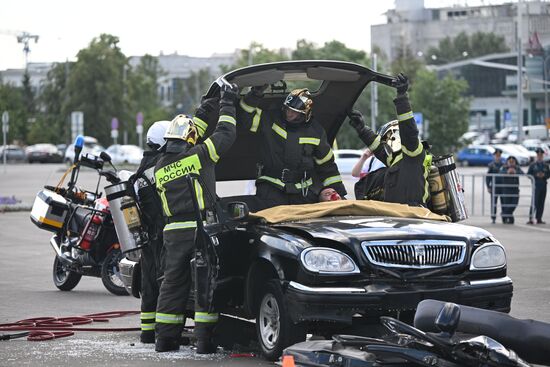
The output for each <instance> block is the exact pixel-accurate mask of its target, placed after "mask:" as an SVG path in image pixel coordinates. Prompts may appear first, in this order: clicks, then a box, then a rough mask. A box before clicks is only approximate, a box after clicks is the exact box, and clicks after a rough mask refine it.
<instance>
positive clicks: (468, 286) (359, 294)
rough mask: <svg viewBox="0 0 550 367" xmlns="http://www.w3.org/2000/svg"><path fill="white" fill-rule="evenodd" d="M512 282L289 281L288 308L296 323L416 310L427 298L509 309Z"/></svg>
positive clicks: (339, 320)
mask: <svg viewBox="0 0 550 367" xmlns="http://www.w3.org/2000/svg"><path fill="white" fill-rule="evenodd" d="M512 294H513V283H512V280H511V279H510V278H509V277H503V278H499V279H491V280H480V281H462V282H460V283H459V284H457V285H456V286H454V287H440V288H434V287H431V288H428V287H427V286H415V285H411V286H410V287H408V288H392V287H391V286H380V285H369V286H366V287H364V288H363V287H344V288H334V287H332V288H331V287H309V286H306V285H303V284H300V283H296V282H292V281H291V282H289V284H288V287H287V289H286V298H287V301H288V304H289V306H288V309H289V310H290V313H291V317H292V320H293V321H294V322H301V321H330V322H342V323H346V324H351V322H352V317H353V316H354V315H355V314H361V315H365V316H368V315H369V313H371V314H375V313H376V314H380V313H382V314H383V313H388V314H389V313H390V312H392V311H402V310H415V309H416V306H417V305H418V303H419V302H420V301H422V300H424V299H435V300H440V301H445V302H454V303H458V304H462V305H467V306H472V307H479V308H484V309H488V310H494V311H500V312H510V305H511V302H512Z"/></svg>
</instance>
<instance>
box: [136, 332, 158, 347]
mask: <svg viewBox="0 0 550 367" xmlns="http://www.w3.org/2000/svg"><path fill="white" fill-rule="evenodd" d="M139 340H140V341H141V342H142V343H144V344H153V343H154V342H155V331H154V330H145V331H142V332H141V335H140V336H139Z"/></svg>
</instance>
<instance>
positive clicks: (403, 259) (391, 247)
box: [361, 240, 466, 269]
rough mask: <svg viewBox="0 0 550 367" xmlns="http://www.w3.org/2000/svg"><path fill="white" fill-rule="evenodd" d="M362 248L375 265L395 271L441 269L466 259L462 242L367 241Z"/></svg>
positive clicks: (362, 244) (464, 246)
mask: <svg viewBox="0 0 550 367" xmlns="http://www.w3.org/2000/svg"><path fill="white" fill-rule="evenodd" d="M361 247H362V248H363V252H364V253H365V255H366V256H367V258H368V259H369V262H371V263H372V264H374V265H378V266H386V267H393V268H409V269H429V268H440V267H444V266H450V265H454V264H460V263H461V262H462V261H463V260H464V256H465V255H466V243H465V242H462V241H448V240H410V241H395V240H391V241H365V242H362V243H361Z"/></svg>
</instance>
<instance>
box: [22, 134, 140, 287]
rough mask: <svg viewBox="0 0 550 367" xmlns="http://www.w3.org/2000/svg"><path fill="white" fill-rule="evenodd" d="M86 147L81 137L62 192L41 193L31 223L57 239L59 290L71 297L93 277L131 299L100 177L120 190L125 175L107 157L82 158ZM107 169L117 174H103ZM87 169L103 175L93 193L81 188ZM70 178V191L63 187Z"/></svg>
mask: <svg viewBox="0 0 550 367" xmlns="http://www.w3.org/2000/svg"><path fill="white" fill-rule="evenodd" d="M83 143H84V139H83V138H82V136H79V137H77V139H76V141H75V159H74V164H73V165H72V166H71V167H70V168H69V169H68V170H67V172H65V174H64V175H63V177H62V178H61V181H60V182H59V184H58V185H57V186H55V187H54V186H48V185H46V186H44V189H42V190H40V191H39V192H38V194H37V195H36V198H35V201H34V204H33V207H32V210H31V215H30V218H31V221H32V222H33V223H34V224H35V225H36V226H37V227H39V228H40V229H44V230H46V231H49V232H53V233H54V234H53V236H52V237H51V239H50V245H51V246H52V248H53V250H54V251H55V259H54V263H53V282H54V284H55V286H56V287H57V288H58V289H60V290H62V291H70V290H72V289H73V288H74V287H76V286H77V285H78V283H79V282H80V279H81V278H82V276H93V277H99V278H101V280H102V282H103V285H104V286H105V288H107V290H108V291H109V292H111V293H113V294H116V295H127V294H128V292H127V291H126V289H125V288H124V285H123V283H122V280H121V279H120V275H119V268H118V262H119V261H120V259H121V258H122V252H121V250H120V245H119V241H118V238H117V234H116V231H115V228H114V225H113V218H112V215H111V211H110V207H109V202H108V201H107V198H105V197H102V194H101V192H100V191H99V185H100V182H101V177H105V179H106V180H107V181H108V182H109V183H111V184H115V183H117V182H120V178H119V176H123V175H124V173H125V172H124V171H121V172H117V171H116V168H115V167H114V166H113V165H112V164H111V158H110V156H109V155H108V154H107V153H105V152H102V153H101V154H100V156H99V157H98V156H95V155H92V154H90V153H88V154H84V155H82V156H80V153H81V152H82V146H83ZM105 163H109V164H110V165H111V167H112V168H113V170H106V169H104V168H103V167H104V164H105ZM82 167H87V168H91V169H94V170H96V171H97V173H98V175H99V178H98V181H97V185H96V189H95V191H94V192H91V191H86V190H82V189H80V188H78V187H77V185H76V184H77V181H78V176H79V172H80V169H81V168H82ZM69 173H70V174H71V175H70V179H69V182H68V184H67V186H66V187H62V185H63V181H64V180H65V178H66V176H67V175H68V174H69ZM126 174H129V173H126Z"/></svg>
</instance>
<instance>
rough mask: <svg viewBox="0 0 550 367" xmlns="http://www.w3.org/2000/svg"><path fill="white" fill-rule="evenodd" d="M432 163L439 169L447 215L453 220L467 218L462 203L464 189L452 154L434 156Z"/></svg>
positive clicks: (458, 220)
mask: <svg viewBox="0 0 550 367" xmlns="http://www.w3.org/2000/svg"><path fill="white" fill-rule="evenodd" d="M433 164H434V165H435V166H436V167H437V169H438V170H439V175H440V176H441V178H442V181H443V185H444V189H445V196H446V199H447V200H446V201H447V207H448V210H447V215H448V216H450V217H451V219H452V221H453V222H460V221H461V220H465V219H467V218H468V214H467V212H466V206H465V205H464V190H463V189H462V185H461V183H460V180H459V177H458V173H457V172H456V164H455V160H454V158H453V156H452V155H445V156H442V157H438V158H434V160H433Z"/></svg>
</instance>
